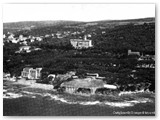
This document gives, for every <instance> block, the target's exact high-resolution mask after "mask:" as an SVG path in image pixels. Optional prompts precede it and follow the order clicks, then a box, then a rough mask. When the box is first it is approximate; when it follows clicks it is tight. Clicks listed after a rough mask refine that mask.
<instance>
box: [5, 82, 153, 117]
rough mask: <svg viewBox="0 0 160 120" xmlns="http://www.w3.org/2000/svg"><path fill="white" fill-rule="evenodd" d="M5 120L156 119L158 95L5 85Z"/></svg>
mask: <svg viewBox="0 0 160 120" xmlns="http://www.w3.org/2000/svg"><path fill="white" fill-rule="evenodd" d="M3 115H4V116H155V93H153V92H149V91H148V92H144V91H136V92H120V93H119V94H117V95H107V96H103V95H91V96H82V95H74V94H68V93H58V92H56V91H54V90H45V89H41V88H31V87H28V86H27V85H21V84H13V82H12V81H3Z"/></svg>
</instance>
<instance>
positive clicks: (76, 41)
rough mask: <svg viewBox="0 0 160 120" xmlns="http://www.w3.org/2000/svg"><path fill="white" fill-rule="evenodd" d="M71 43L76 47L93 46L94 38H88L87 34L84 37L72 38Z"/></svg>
mask: <svg viewBox="0 0 160 120" xmlns="http://www.w3.org/2000/svg"><path fill="white" fill-rule="evenodd" d="M70 43H71V45H72V46H73V47H74V48H76V49H82V48H89V47H92V46H93V45H92V40H88V39H87V37H86V36H84V39H71V40H70Z"/></svg>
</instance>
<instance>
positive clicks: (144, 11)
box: [3, 4, 155, 22]
mask: <svg viewBox="0 0 160 120" xmlns="http://www.w3.org/2000/svg"><path fill="white" fill-rule="evenodd" d="M145 17H155V4H4V5H3V22H17V21H37V20H73V21H97V20H117V19H134V18H145Z"/></svg>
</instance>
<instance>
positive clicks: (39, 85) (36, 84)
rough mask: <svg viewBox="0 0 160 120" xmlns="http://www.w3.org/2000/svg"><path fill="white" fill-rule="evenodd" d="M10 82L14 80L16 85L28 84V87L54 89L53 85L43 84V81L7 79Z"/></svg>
mask: <svg viewBox="0 0 160 120" xmlns="http://www.w3.org/2000/svg"><path fill="white" fill-rule="evenodd" d="M6 81H9V82H12V84H14V85H26V88H39V89H43V90H53V91H54V89H53V85H49V84H41V83H36V82H35V80H23V79H22V80H21V79H20V80H17V81H11V80H6Z"/></svg>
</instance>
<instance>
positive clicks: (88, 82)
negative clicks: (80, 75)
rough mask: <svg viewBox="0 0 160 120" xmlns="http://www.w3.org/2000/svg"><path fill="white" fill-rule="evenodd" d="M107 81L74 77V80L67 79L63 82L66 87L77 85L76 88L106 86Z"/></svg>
mask: <svg viewBox="0 0 160 120" xmlns="http://www.w3.org/2000/svg"><path fill="white" fill-rule="evenodd" d="M104 85H105V83H104V82H103V80H95V79H91V78H85V79H74V80H72V81H69V82H68V81H67V82H64V83H62V84H61V86H65V87H75V88H81V87H82V88H91V87H104Z"/></svg>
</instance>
